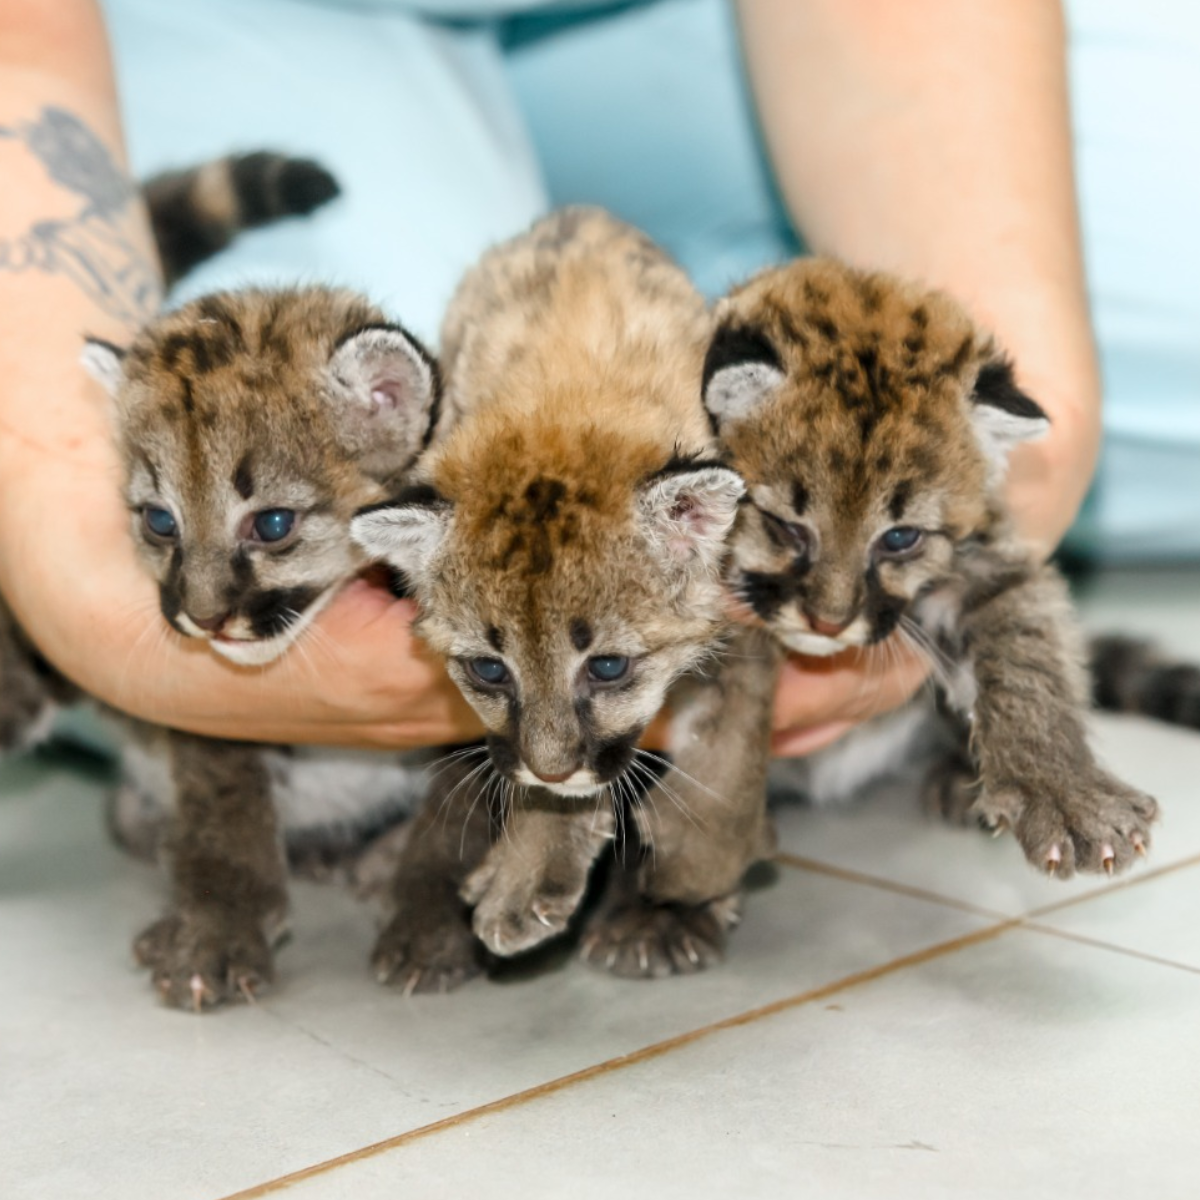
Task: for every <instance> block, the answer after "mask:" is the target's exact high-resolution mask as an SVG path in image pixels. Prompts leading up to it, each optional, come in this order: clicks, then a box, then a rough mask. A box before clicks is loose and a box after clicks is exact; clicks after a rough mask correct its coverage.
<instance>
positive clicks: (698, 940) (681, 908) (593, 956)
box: [579, 896, 740, 979]
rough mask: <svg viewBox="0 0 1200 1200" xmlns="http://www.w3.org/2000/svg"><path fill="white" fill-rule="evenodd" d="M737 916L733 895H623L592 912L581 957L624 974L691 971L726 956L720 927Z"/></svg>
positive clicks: (652, 976) (653, 976)
mask: <svg viewBox="0 0 1200 1200" xmlns="http://www.w3.org/2000/svg"><path fill="white" fill-rule="evenodd" d="M739 919H740V917H739V905H738V897H737V896H728V897H724V898H722V899H720V900H714V901H710V902H709V903H708V904H699V905H688V904H656V903H654V902H653V901H651V900H647V899H644V898H643V897H640V896H639V897H635V898H632V899H627V900H624V901H622V902H621V903H619V904H617V905H615V906H613V907H611V908H608V909H606V910H604V911H602V912H600V913H598V914H597V915H596V917H595V918H594V919H593V920H592V922H591V924H590V925H589V926H588V929H587V931H586V932H585V934H584V936H583V943H582V945H581V947H580V952H579V953H580V957H581V958H582V959H583V960H584V962H586V963H588V964H589V965H590V966H594V967H598V968H599V969H601V970H604V971H608V972H610V973H611V974H613V975H619V976H621V977H622V978H624V979H665V978H667V977H668V976H670V975H694V974H695V973H696V972H697V971H703V970H705V969H706V968H708V967H711V966H714V965H715V964H716V963H719V962H720V961H721V959H722V958H724V956H725V933H726V931H727V930H728V929H729V928H730V927H731V926H733V925H736V924H737V922H738V920H739Z"/></svg>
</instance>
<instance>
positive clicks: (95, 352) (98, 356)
mask: <svg viewBox="0 0 1200 1200" xmlns="http://www.w3.org/2000/svg"><path fill="white" fill-rule="evenodd" d="M79 361H80V362H81V363H83V368H84V370H85V371H87V373H88V374H89V375H90V376H91V377H92V378H93V379H94V380H95V381H96V382H97V383H98V384H100V386H101V387H102V388H103V389H104V390H105V391H106V392H107V393H108V394H109V395H110V396H115V395H116V394H117V389H118V388H119V387H120V386H121V380H122V379H124V378H125V351H124V350H122V349H121V348H120V346H114V345H113V344H112V342H106V341H104V339H103V338H94V337H89V338H84V340H83V352H82V353H81V354H80V356H79Z"/></svg>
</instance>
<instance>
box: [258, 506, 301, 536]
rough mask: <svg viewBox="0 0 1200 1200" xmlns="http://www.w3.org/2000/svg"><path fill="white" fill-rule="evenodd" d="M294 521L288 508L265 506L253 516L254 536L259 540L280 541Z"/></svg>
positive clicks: (289, 530)
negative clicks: (265, 507)
mask: <svg viewBox="0 0 1200 1200" xmlns="http://www.w3.org/2000/svg"><path fill="white" fill-rule="evenodd" d="M295 523H296V514H295V513H294V512H292V510H291V509H290V508H267V509H264V510H263V511H262V512H260V513H259V514H258V516H256V517H255V518H254V536H255V537H256V538H257V539H258V540H259V541H260V542H281V541H283V539H284V538H285V537H287V535H288V534H289V533H291V532H292V526H293V525H295Z"/></svg>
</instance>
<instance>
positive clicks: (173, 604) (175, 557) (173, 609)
mask: <svg viewBox="0 0 1200 1200" xmlns="http://www.w3.org/2000/svg"><path fill="white" fill-rule="evenodd" d="M182 573H183V547H182V546H179V545H176V546H175V547H174V548H173V549H172V550H171V561H170V562H169V563H168V564H167V574H166V578H165V579H164V580H163V581H162V583H161V584H160V586H159V589H158V603H159V607H160V608H161V609H162V614H163V616H164V617H166V619H167V621H168V622H169V623H170V624H171V626H172V627H173V628H175V629H179V625H178V624H177V623H176V620H175V618H176V617H177V616H178V615H179V610H180V609H181V608H183V581H182ZM180 632H181V633H182V632H183V631H182V630H180Z"/></svg>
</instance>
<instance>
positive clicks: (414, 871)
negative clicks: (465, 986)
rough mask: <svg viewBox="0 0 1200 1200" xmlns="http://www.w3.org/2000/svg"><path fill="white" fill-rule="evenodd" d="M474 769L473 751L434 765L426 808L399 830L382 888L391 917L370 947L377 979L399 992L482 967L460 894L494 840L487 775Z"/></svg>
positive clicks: (445, 987) (446, 985) (436, 987)
mask: <svg viewBox="0 0 1200 1200" xmlns="http://www.w3.org/2000/svg"><path fill="white" fill-rule="evenodd" d="M478 767H479V760H478V758H477V757H475V756H472V755H464V756H463V757H460V758H458V759H456V760H454V761H453V762H451V763H450V764H449V765H444V766H441V767H440V769H439V768H438V767H435V768H434V770H435V771H436V772H437V774H436V775H435V776H434V780H433V784H432V786H431V787H430V790H429V793H428V795H427V796H426V798H425V803H424V806H423V807H422V809H421V812H420V813H419V814H418V815H417V817H416V818H415V819H414V820H413V821H412V823H411V825H410V826H409V827H408V828H407V829H406V830H405V839H404V845H403V847H402V848H401V850H400V852H399V856H398V858H397V861H396V866H395V871H394V873H393V877H392V879H391V882H390V885H389V888H388V901H389V908H390V909H391V916H390V919H389V920H388V922H387V924H386V925H385V926H384V928H383V930H382V931H381V933H380V935H379V938H378V940H377V941H376V943H375V949H374V950H373V951H372V953H371V965H372V967H373V968H374V970H375V975H376V978H377V979H378V980H379V982H380V983H384V984H387V985H389V986H391V987H395V988H398V989H399V990H400V991H402V992H403V993H404V994H405V995H413V994H414V993H417V992H448V991H451V990H452V989H454V988H456V987H458V986H459V985H460V984H462V983H465V982H466V981H467V980H468V979H471V978H472V977H473V976H475V975H478V974H479V973H480V972H481V971H482V970H483V969H484V967H485V966H486V962H487V955H486V952H485V950H484V947H483V946H482V945H481V944H480V942H479V941H478V940H477V939H476V937H475V934H474V931H473V930H472V928H471V913H470V909H469V908H468V906H467V904H466V903H465V901H463V900H462V899H461V897H460V896H459V890H460V889H461V887H462V886H463V882H464V880H465V879H466V878H467V877H468V875H470V874H471V872H472V871H474V870H475V869H476V868H477V867H478V866H479V864H480V863H481V862H483V861H484V859H485V858H486V857H487V854H488V850H489V849H490V848H491V845H492V837H493V823H494V817H493V814H492V812H491V810H490V808H489V805H488V797H487V795H486V793H487V790H488V785H489V784H490V783H491V781H492V776H491V773H490V771H484V772H481V771H479V770H478ZM481 776H482V778H481Z"/></svg>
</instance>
